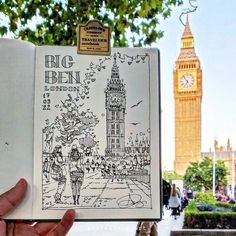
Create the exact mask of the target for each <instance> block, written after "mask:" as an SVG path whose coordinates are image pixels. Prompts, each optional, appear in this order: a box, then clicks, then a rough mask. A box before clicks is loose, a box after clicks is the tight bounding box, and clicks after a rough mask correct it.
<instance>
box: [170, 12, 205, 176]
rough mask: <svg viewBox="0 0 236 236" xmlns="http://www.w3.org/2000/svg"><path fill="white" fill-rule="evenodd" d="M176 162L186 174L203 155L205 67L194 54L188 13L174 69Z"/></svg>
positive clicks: (178, 171) (177, 166) (177, 169)
mask: <svg viewBox="0 0 236 236" xmlns="http://www.w3.org/2000/svg"><path fill="white" fill-rule="evenodd" d="M173 79H174V96H175V161H174V169H175V172H176V173H178V174H182V175H183V174H185V171H186V169H187V167H188V166H189V164H190V163H191V162H196V161H199V160H200V157H201V103H202V70H201V65H200V61H199V59H198V57H197V55H196V53H195V49H194V38H193V35H192V32H191V29H190V26H189V20H188V16H187V19H186V25H185V29H184V32H183V35H182V37H181V50H180V54H179V57H178V59H177V60H176V63H175V69H174V76H173Z"/></svg>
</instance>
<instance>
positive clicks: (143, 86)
mask: <svg viewBox="0 0 236 236" xmlns="http://www.w3.org/2000/svg"><path fill="white" fill-rule="evenodd" d="M158 65H159V61H158V51H157V50H155V49H127V48H126V49H113V50H112V53H111V56H106V57H104V56H86V55H78V54H77V53H76V48H75V47H61V46H60V47H56V46H53V47H37V48H36V81H35V83H36V90H35V92H36V95H35V130H34V135H35V136H34V137H35V140H34V141H35V144H34V150H35V159H34V161H35V162H34V163H35V164H34V165H35V166H37V168H35V172H34V185H35V186H37V189H35V194H34V202H37V203H38V204H37V205H35V206H34V210H35V211H34V218H35V219H36V218H38V219H50V218H61V217H62V215H63V214H64V212H65V209H69V208H73V209H75V210H76V211H78V216H79V219H81V220H84V219H140V218H143V219H153V218H160V215H161V214H160V189H159V188H160V176H159V171H160V160H159V152H160V150H159V144H160V140H159V129H160V127H159V122H160V120H159V109H160V107H159V104H160V101H159V83H158V79H159V78H158V68H159V67H158ZM150 145H151V147H150Z"/></svg>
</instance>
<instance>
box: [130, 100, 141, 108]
mask: <svg viewBox="0 0 236 236" xmlns="http://www.w3.org/2000/svg"><path fill="white" fill-rule="evenodd" d="M142 101H143V100H140V101H139V102H137V103H136V104H134V105H133V106H131V107H130V108H133V107H137V106H138V105H139V104H140V103H141V102H142Z"/></svg>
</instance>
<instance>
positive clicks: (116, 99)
mask: <svg viewBox="0 0 236 236" xmlns="http://www.w3.org/2000/svg"><path fill="white" fill-rule="evenodd" d="M120 100H121V99H120V97H118V96H117V95H113V96H111V104H112V105H119V104H120Z"/></svg>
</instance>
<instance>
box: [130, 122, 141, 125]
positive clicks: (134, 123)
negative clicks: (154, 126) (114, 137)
mask: <svg viewBox="0 0 236 236" xmlns="http://www.w3.org/2000/svg"><path fill="white" fill-rule="evenodd" d="M130 124H131V125H138V124H140V122H137V123H136V122H133V123H130Z"/></svg>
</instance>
